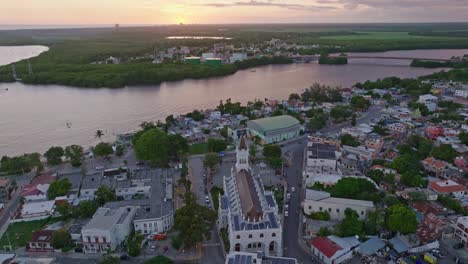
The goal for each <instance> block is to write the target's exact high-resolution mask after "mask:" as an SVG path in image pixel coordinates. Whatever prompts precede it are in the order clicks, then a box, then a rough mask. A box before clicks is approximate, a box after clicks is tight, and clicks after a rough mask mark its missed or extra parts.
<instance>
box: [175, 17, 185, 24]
mask: <svg viewBox="0 0 468 264" xmlns="http://www.w3.org/2000/svg"><path fill="white" fill-rule="evenodd" d="M176 23H177V24H187V23H188V20H187V19H186V18H184V17H177V18H176Z"/></svg>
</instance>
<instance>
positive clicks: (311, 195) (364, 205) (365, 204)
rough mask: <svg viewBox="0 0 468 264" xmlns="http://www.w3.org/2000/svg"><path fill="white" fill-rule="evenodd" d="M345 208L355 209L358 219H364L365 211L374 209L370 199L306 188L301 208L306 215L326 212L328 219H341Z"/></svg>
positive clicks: (343, 216)
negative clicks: (345, 196) (365, 199)
mask: <svg viewBox="0 0 468 264" xmlns="http://www.w3.org/2000/svg"><path fill="white" fill-rule="evenodd" d="M347 208H349V209H352V210H354V211H356V213H357V214H358V215H359V219H360V220H365V219H366V218H367V213H368V212H371V211H374V210H375V207H374V203H373V202H370V201H363V200H353V199H344V198H335V197H331V196H330V194H329V193H327V192H322V191H315V190H310V189H307V190H306V197H305V199H304V202H303V209H304V213H305V214H307V215H310V214H311V213H313V212H328V213H329V214H330V219H332V220H342V219H344V218H345V210H346V209H347Z"/></svg>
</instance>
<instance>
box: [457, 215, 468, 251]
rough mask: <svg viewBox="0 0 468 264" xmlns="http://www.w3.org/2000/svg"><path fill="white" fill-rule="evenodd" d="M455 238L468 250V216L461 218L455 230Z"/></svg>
mask: <svg viewBox="0 0 468 264" xmlns="http://www.w3.org/2000/svg"><path fill="white" fill-rule="evenodd" d="M455 237H456V238H458V239H460V241H461V242H462V243H463V244H464V245H465V248H468V216H463V217H459V218H458V219H457V226H456V228H455Z"/></svg>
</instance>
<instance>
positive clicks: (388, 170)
mask: <svg viewBox="0 0 468 264" xmlns="http://www.w3.org/2000/svg"><path fill="white" fill-rule="evenodd" d="M370 170H379V171H381V172H383V173H385V174H396V173H397V171H396V170H394V169H392V168H388V167H384V166H382V165H374V166H372V167H371V168H370Z"/></svg>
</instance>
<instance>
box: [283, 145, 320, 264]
mask: <svg viewBox="0 0 468 264" xmlns="http://www.w3.org/2000/svg"><path fill="white" fill-rule="evenodd" d="M305 144H306V141H305V139H303V140H302V141H297V142H295V143H293V144H288V145H285V146H284V147H283V153H284V152H286V151H288V152H289V153H291V154H290V155H291V160H292V163H291V165H290V166H289V168H285V172H286V173H287V177H286V181H287V183H288V192H290V190H291V187H294V188H296V191H295V192H293V193H291V200H290V202H289V216H288V217H285V218H284V220H283V221H284V223H283V249H284V256H286V257H291V258H296V259H297V260H298V262H299V263H313V262H312V259H311V256H310V255H309V254H308V253H307V252H305V251H304V250H302V248H301V247H300V245H299V242H298V241H299V234H298V227H299V221H300V219H301V218H300V214H301V201H302V197H301V193H302V189H301V182H302V164H303V159H304V148H305Z"/></svg>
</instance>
